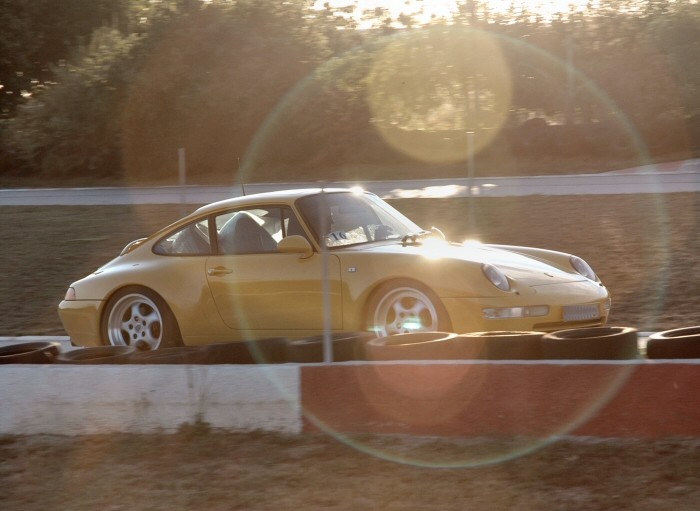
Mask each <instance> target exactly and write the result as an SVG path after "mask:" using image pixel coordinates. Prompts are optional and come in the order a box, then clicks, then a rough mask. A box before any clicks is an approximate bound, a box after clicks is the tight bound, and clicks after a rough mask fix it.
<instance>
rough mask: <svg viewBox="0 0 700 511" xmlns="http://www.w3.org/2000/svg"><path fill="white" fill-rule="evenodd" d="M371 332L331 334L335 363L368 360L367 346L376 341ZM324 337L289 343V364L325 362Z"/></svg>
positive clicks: (319, 336) (296, 340)
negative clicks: (368, 343)
mask: <svg viewBox="0 0 700 511" xmlns="http://www.w3.org/2000/svg"><path fill="white" fill-rule="evenodd" d="M374 338H375V335H374V334H372V333H369V332H340V333H335V334H331V344H332V349H333V362H348V361H353V360H366V355H365V344H367V342H369V341H370V340H372V339H374ZM323 350H324V337H323V336H322V335H316V336H313V337H307V338H304V339H294V340H290V341H288V342H287V345H286V359H287V362H296V363H302V364H304V363H318V362H323V361H324V355H323Z"/></svg>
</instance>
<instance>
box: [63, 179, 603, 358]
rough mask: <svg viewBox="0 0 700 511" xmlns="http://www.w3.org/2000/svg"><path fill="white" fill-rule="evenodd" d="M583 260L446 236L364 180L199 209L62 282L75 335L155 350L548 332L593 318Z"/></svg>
mask: <svg viewBox="0 0 700 511" xmlns="http://www.w3.org/2000/svg"><path fill="white" fill-rule="evenodd" d="M609 309H610V297H609V294H608V291H607V290H606V288H605V287H604V286H603V285H602V284H601V282H600V280H599V279H598V277H597V276H596V274H595V273H594V272H593V270H592V269H591V268H590V266H589V265H588V264H586V262H585V261H583V260H582V259H580V258H578V257H576V256H573V255H569V254H564V253H561V252H554V251H549V250H542V249H536V248H529V247H514V246H502V245H485V244H484V245H481V244H457V243H449V242H447V241H445V239H444V237H443V236H441V234H440V233H439V231H436V230H433V231H426V230H423V229H421V228H420V227H419V226H417V225H416V224H415V223H413V222H412V221H411V220H409V219H408V218H406V217H405V216H404V215H403V214H401V213H400V212H398V211H397V210H396V209H394V208H393V207H392V206H390V205H389V204H387V203H386V202H384V201H382V200H381V199H380V198H379V197H377V196H376V195H374V194H371V193H368V192H361V191H355V190H346V189H326V190H320V189H312V190H293V191H283V192H272V193H264V194H257V195H249V196H244V197H239V198H235V199H229V200H224V201H220V202H216V203H213V204H209V205H207V206H204V207H202V208H199V209H198V210H196V211H195V212H193V213H192V214H190V215H188V216H186V217H184V218H183V219H181V220H179V221H177V222H175V223H173V224H172V225H170V226H168V227H165V228H164V229H162V230H160V231H158V232H156V233H155V234H153V235H151V236H149V237H148V238H143V239H139V240H136V241H134V242H132V243H130V244H129V245H127V246H126V247H125V248H124V250H123V251H122V253H121V254H120V255H119V256H118V257H116V258H115V259H113V260H112V261H110V262H109V263H107V264H106V265H104V266H103V267H101V268H100V269H98V270H97V271H95V272H94V273H93V274H91V275H89V276H87V277H85V278H83V279H82V280H79V281H77V282H75V283H73V284H72V285H71V286H70V288H69V289H68V291H67V293H66V296H65V299H64V300H63V301H62V302H61V303H60V305H59V315H60V317H61V320H62V322H63V325H64V327H65V329H66V331H67V333H68V334H69V335H70V338H71V341H72V342H73V343H74V344H76V345H82V346H95V345H102V344H112V345H132V346H137V347H142V348H143V347H145V348H150V349H156V348H159V347H165V346H173V345H174V346H177V345H201V344H211V343H218V342H228V341H236V340H251V339H261V338H266V337H271V336H286V337H289V338H302V337H304V336H309V335H317V334H319V333H321V332H323V331H324V327H325V326H330V329H331V330H332V331H338V332H339V331H372V332H375V333H376V335H378V336H386V335H392V334H399V333H408V332H420V331H425V332H429V331H449V332H458V333H466V332H475V331H494V330H510V331H524V330H537V331H554V330H560V329H564V328H576V327H587V326H597V325H602V324H604V323H605V322H606V320H607V317H608V313H609Z"/></svg>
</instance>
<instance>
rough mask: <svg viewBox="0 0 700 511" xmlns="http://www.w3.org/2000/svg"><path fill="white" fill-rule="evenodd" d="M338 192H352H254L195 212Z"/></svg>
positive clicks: (336, 189) (335, 190)
mask: <svg viewBox="0 0 700 511" xmlns="http://www.w3.org/2000/svg"><path fill="white" fill-rule="evenodd" d="M322 191H323V192H326V193H337V192H350V193H351V192H352V190H350V189H349V188H304V189H295V190H277V191H274V192H263V193H254V194H251V195H243V196H241V197H234V198H232V199H224V200H221V201H217V202H212V203H211V204H207V205H206V206H202V207H200V208H198V209H197V210H195V211H194V212H193V214H197V215H199V214H202V213H211V212H212V211H219V210H221V209H228V208H237V207H241V206H247V205H251V204H260V203H261V202H278V203H283V204H292V203H294V201H296V200H297V199H300V198H302V197H308V196H310V195H318V194H319V193H321V192H322Z"/></svg>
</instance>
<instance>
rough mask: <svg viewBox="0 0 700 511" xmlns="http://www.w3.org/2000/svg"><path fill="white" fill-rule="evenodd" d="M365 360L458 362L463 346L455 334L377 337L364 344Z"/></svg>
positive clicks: (461, 355) (413, 334)
mask: <svg viewBox="0 0 700 511" xmlns="http://www.w3.org/2000/svg"><path fill="white" fill-rule="evenodd" d="M365 348H366V350H365V353H366V358H367V360H370V361H380V360H382V361H385V360H460V359H462V358H463V355H464V353H463V351H464V346H463V343H461V342H460V339H459V337H458V335H457V334H453V333H448V332H416V333H410V334H398V335H391V336H388V337H378V338H376V339H372V340H370V341H368V342H367V343H366V344H365Z"/></svg>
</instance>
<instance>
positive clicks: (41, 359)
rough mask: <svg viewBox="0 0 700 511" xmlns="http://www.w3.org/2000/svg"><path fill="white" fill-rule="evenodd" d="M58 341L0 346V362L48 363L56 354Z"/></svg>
mask: <svg viewBox="0 0 700 511" xmlns="http://www.w3.org/2000/svg"><path fill="white" fill-rule="evenodd" d="M58 346H59V344H58V343H55V342H49V341H46V342H44V341H42V342H28V343H23V344H11V345H10V346H3V347H1V348H0V364H50V363H51V362H53V360H54V359H55V358H56V356H57V355H58Z"/></svg>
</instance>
